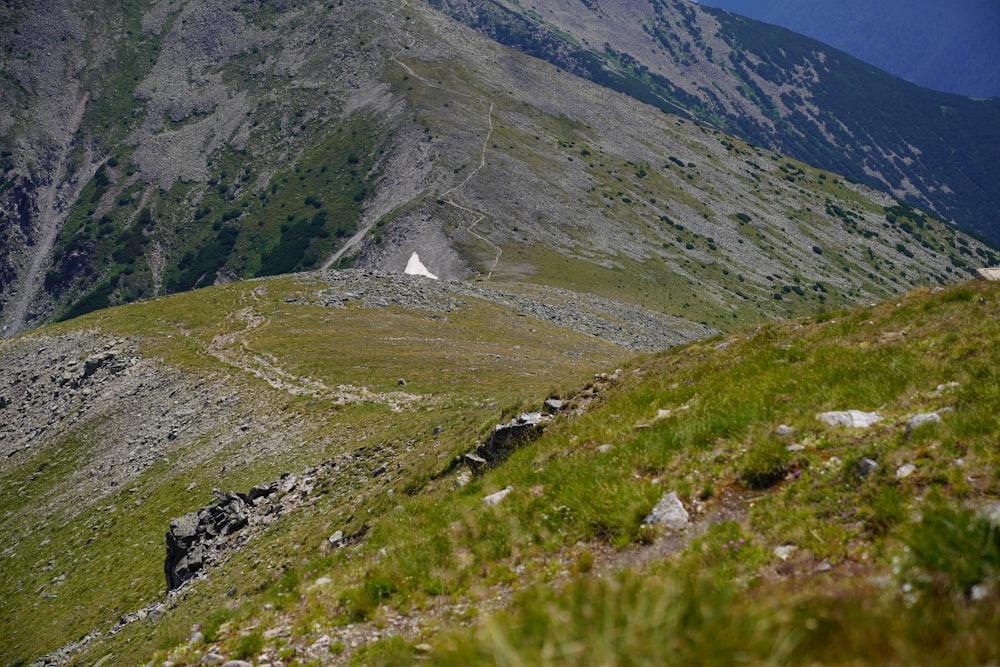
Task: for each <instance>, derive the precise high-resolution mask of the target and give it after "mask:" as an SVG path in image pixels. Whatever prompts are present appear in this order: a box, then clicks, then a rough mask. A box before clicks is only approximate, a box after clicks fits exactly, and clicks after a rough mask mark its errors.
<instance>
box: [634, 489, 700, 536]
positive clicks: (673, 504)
mask: <svg viewBox="0 0 1000 667" xmlns="http://www.w3.org/2000/svg"><path fill="white" fill-rule="evenodd" d="M643 523H645V524H646V525H648V526H664V527H666V528H669V529H671V530H680V529H681V528H684V527H685V526H687V525H688V524H689V523H690V516H689V515H688V512H687V510H686V509H684V505H683V504H681V499H680V498H678V497H677V493H676V492H675V491H668V492H667V493H665V494H663V497H662V498H660V502H658V503H656V507H654V508H653V511H652V512H650V513H649V516H647V517H646V519H645V521H643Z"/></svg>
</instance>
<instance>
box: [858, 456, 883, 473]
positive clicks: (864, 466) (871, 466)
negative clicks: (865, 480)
mask: <svg viewBox="0 0 1000 667" xmlns="http://www.w3.org/2000/svg"><path fill="white" fill-rule="evenodd" d="M876 470H878V463H876V462H875V461H874V460H873V459H870V458H868V457H867V456H866V457H864V458H863V459H861V461H860V462H859V463H858V474H859V475H861V476H862V477H867V476H868V475H870V474H872V473H873V472H875V471H876Z"/></svg>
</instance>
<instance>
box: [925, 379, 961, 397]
mask: <svg viewBox="0 0 1000 667" xmlns="http://www.w3.org/2000/svg"><path fill="white" fill-rule="evenodd" d="M960 386H962V385H961V384H959V383H958V382H945V383H944V384H939V385H938V386H937V387H935V388H934V391H932V392H931V396H940V395H941V394H943V393H945V392H947V391H951V390H953V389H958V388H959V387H960Z"/></svg>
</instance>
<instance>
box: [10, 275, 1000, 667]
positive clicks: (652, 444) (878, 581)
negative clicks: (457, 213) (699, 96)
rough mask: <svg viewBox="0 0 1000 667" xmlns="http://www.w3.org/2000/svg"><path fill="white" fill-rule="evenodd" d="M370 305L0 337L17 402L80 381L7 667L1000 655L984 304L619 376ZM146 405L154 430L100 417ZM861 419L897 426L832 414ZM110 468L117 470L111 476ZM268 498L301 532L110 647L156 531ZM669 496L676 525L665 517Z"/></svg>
mask: <svg viewBox="0 0 1000 667" xmlns="http://www.w3.org/2000/svg"><path fill="white" fill-rule="evenodd" d="M396 280H397V281H398V280H399V279H396ZM360 286H361V283H360V282H359V283H357V284H355V285H353V286H351V287H346V286H345V285H343V284H340V286H339V287H338V284H337V283H336V282H333V283H331V282H327V281H325V280H318V281H317V282H312V281H308V282H302V281H301V280H298V281H296V280H291V279H287V278H284V279H279V280H269V281H255V282H251V283H245V284H239V285H228V286H223V287H217V288H212V289H211V290H209V291H198V292H193V293H190V294H186V295H179V296H175V297H170V298H169V299H160V300H157V301H154V302H149V303H144V304H135V305H131V306H127V307H123V308H119V309H114V310H110V311H104V312H101V313H95V314H93V315H91V316H87V317H85V318H82V319H79V320H74V321H72V322H68V323H65V324H62V325H59V326H58V327H55V328H48V329H43V330H40V331H38V332H35V333H31V334H28V335H25V336H21V337H18V338H16V339H13V340H11V341H8V342H7V343H5V351H4V362H3V363H4V368H5V375H7V376H8V377H11V378H14V379H16V378H19V377H22V375H30V374H31V372H32V370H31V368H30V363H31V362H30V361H28V359H31V358H32V357H37V358H38V359H39V362H38V363H45V364H49V365H51V363H52V362H51V361H50V360H49V359H48V357H49V356H54V357H55V358H56V359H60V358H61V359H63V361H62V362H60V363H61V364H62V366H59V365H58V364H57V365H56V368H57V370H56V371H55V372H54V374H53V378H54V380H53V384H52V385H51V386H52V387H54V388H55V387H56V385H58V380H59V378H60V377H69V378H70V380H68V381H67V382H66V383H65V384H64V385H63V387H64V389H63V390H61V391H59V390H58V389H55V390H56V394H55V396H54V397H52V396H50V397H49V398H48V399H47V400H48V401H49V402H50V403H51V404H52V405H53V408H52V410H53V417H52V418H50V423H49V426H48V427H47V428H48V430H47V429H46V427H45V426H44V425H42V426H40V428H41V432H42V433H44V434H45V435H44V436H43V437H37V438H36V439H34V440H32V441H31V444H30V445H29V446H28V448H27V449H24V450H17V449H16V448H15V449H14V451H11V450H10V449H7V450H6V453H7V457H6V458H5V463H4V467H3V485H2V487H0V488H3V489H5V491H4V492H3V493H4V494H5V496H4V497H3V504H4V507H5V513H4V516H3V528H4V531H5V534H8V535H10V536H11V540H10V545H11V546H10V547H9V548H8V549H7V550H6V551H5V552H4V553H3V571H4V583H3V585H4V590H3V592H2V593H3V594H2V596H0V599H2V600H3V602H2V604H3V613H2V618H3V619H4V620H3V623H4V627H3V635H4V637H5V638H7V639H6V641H5V649H4V655H3V659H4V661H5V662H18V661H26V662H30V661H31V660H32V659H34V658H37V657H38V656H39V655H41V654H42V653H45V652H48V651H53V650H54V649H56V648H57V647H58V646H61V645H63V644H65V643H67V642H74V641H77V640H80V639H82V638H85V636H86V635H92V636H90V638H89V639H87V641H85V642H83V643H82V645H81V646H77V649H79V652H78V653H75V654H74V655H75V656H76V657H75V660H76V661H78V662H80V663H81V664H93V663H97V662H100V661H102V660H103V661H104V662H103V663H102V664H108V662H113V663H115V664H136V663H145V662H147V661H149V660H153V661H154V664H159V663H160V662H163V661H165V660H168V661H170V662H173V663H174V664H177V665H183V664H198V663H200V662H201V661H202V660H208V661H211V660H216V659H219V660H221V659H222V658H225V659H230V658H244V659H247V660H251V661H253V662H254V663H255V664H263V663H271V664H274V663H275V662H279V661H280V662H285V663H287V664H316V663H318V664H348V663H351V664H412V663H413V662H414V661H416V660H423V659H426V660H429V661H431V662H432V663H434V664H593V662H594V659H595V656H597V657H598V658H599V659H600V660H601V661H603V662H607V663H609V664H622V663H623V661H626V660H627V661H629V663H630V664H650V665H652V664H672V663H674V662H676V663H678V664H691V663H692V662H710V661H726V662H728V661H732V660H737V659H738V660H742V661H749V662H751V663H755V664H765V663H767V664H816V663H822V664H843V663H844V662H851V663H854V664H908V663H912V662H913V661H918V662H920V663H921V664H955V663H956V662H958V663H964V664H986V663H989V662H991V661H994V660H996V659H998V657H1000V645H998V644H997V642H996V636H997V631H998V630H1000V617H998V616H997V609H998V608H1000V605H998V602H1000V598H998V595H1000V550H998V544H1000V541H998V526H997V524H998V516H997V513H998V511H1000V492H998V488H1000V487H998V484H1000V451H998V449H997V441H998V438H997V435H998V431H1000V424H998V421H997V411H996V406H997V405H998V402H1000V382H998V377H997V368H1000V365H998V362H1000V359H998V358H997V354H998V352H997V351H998V350H1000V346H998V343H1000V289H998V287H997V286H996V285H995V284H989V283H965V284H961V285H957V286H953V287H948V288H945V289H943V290H941V289H935V290H933V291H928V290H920V291H918V292H915V293H912V294H910V295H907V296H905V297H902V298H899V299H895V300H892V301H888V302H886V303H883V304H880V305H875V306H870V307H866V308H862V309H859V310H852V311H836V312H826V313H823V314H820V315H818V316H813V317H811V318H808V319H804V320H802V319H800V320H793V321H790V322H786V323H780V324H767V325H764V326H761V327H758V328H755V329H752V330H747V331H745V332H742V333H738V334H734V335H730V336H728V337H721V336H717V337H715V338H708V339H704V340H701V341H698V342H693V343H689V344H687V345H684V346H682V347H679V348H676V349H674V350H671V351H667V352H663V353H659V354H656V355H653V356H645V357H638V358H632V359H631V360H628V361H626V360H625V359H624V357H625V356H626V355H625V353H624V352H623V351H622V349H621V348H614V347H611V346H608V345H607V344H606V343H603V342H600V341H598V340H597V339H595V338H594V337H593V336H589V335H584V336H581V335H580V334H577V333H574V332H573V331H572V330H569V329H566V328H563V327H561V326H556V324H555V323H554V322H549V321H546V320H544V319H540V318H539V317H537V316H534V315H527V316H525V317H517V316H514V315H513V314H512V313H511V312H510V311H507V310H506V309H505V308H503V307H500V306H499V305H490V302H488V301H484V300H482V299H480V298H470V297H468V296H460V295H459V296H456V295H454V294H452V296H451V297H448V298H446V294H447V293H443V292H440V291H437V288H438V287H439V286H438V284H437V283H431V282H429V281H422V280H421V279H410V280H408V281H403V282H397V283H396V284H395V286H394V288H393V290H392V292H383V291H380V290H381V288H378V287H377V284H375V286H373V285H372V284H368V286H367V287H365V288H364V289H361V287H360ZM431 286H433V289H430V287H431ZM425 287H426V288H428V289H425ZM510 289H511V290H512V291H511V293H512V294H513V293H516V292H517V290H519V289H528V288H525V287H522V288H517V287H516V286H511V287H510ZM532 289H533V288H532ZM428 290H429V291H428ZM390 293H398V294H403V295H406V296H404V297H399V298H398V299H397V300H396V301H395V302H393V301H392V300H391V299H390V298H388V296H387V295H388V294H390ZM376 297H378V298H376ZM379 298H382V299H384V301H383V302H382V303H379ZM449 298H450V299H453V300H454V303H452V302H451V301H449ZM345 302H346V303H345ZM394 304H395V305H394ZM363 332H367V333H363ZM109 337H110V338H112V339H113V340H114V341H115V342H114V348H115V349H117V350H120V352H119V353H118V355H119V357H121V356H123V355H124V356H128V355H132V357H133V359H134V361H130V362H129V363H128V365H127V368H122V369H119V370H117V371H115V372H114V373H112V371H113V370H114V368H115V366H114V363H113V362H105V365H104V366H99V365H98V364H97V362H95V361H93V356H92V355H90V354H89V352H88V351H87V350H89V349H93V346H94V345H96V346H97V349H98V350H103V349H106V345H105V344H104V343H103V341H106V340H108V338H109ZM81 341H84V342H86V341H89V344H90V345H91V346H92V347H90V348H88V347H86V346H82V345H81V344H80V343H81ZM60 350H62V351H63V352H62V353H60ZM81 350H83V351H82V352H81ZM112 356H113V355H112ZM81 357H85V359H86V360H87V361H86V363H83V362H80V363H81V364H83V366H85V367H86V368H92V369H95V370H92V371H91V374H90V375H86V372H83V379H80V380H79V384H77V385H75V386H76V387H77V394H76V395H77V397H78V398H77V399H76V400H77V401H79V403H78V404H77V408H76V411H69V412H61V410H62V408H60V407H59V406H60V401H61V400H62V398H61V397H62V396H63V395H64V394H63V393H62V392H65V391H66V389H65V387H72V386H74V385H73V384H72V382H73V380H72V378H74V377H77V376H75V375H74V374H73V370H72V368H73V367H72V366H70V364H71V363H72V361H73V360H74V359H80V358H81ZM105 357H107V355H103V356H102V358H105ZM114 358H118V357H114ZM18 364H20V365H21V366H24V367H25V369H24V370H23V371H17V365H18ZM615 364H618V365H619V367H620V370H613V369H614V368H615ZM60 368H66V370H65V371H62V370H59V369H60ZM81 370H83V369H81ZM612 371H613V372H612ZM36 372H37V371H36ZM60 373H66V374H68V375H60ZM594 373H597V375H596V376H595V375H594ZM105 374H107V375H105ZM587 377H591V379H590V380H589V381H588V380H586V378H587ZM157 378H158V379H157ZM398 378H405V380H406V382H405V384H401V383H399V382H398V381H397V380H398ZM129 382H131V383H137V382H138V383H139V385H140V386H142V387H145V389H144V390H140V391H139V393H138V394H137V395H138V396H142V395H144V394H149V395H150V396H151V399H150V400H151V401H152V404H151V405H146V404H144V403H141V402H140V403H138V404H133V403H130V404H129V405H127V406H125V405H122V404H121V402H115V403H113V404H111V403H106V402H101V401H102V399H101V397H102V396H106V395H107V394H108V393H112V394H114V395H122V394H123V393H128V392H127V391H126V390H127V389H128V387H129V386H132V387H135V386H136V385H135V384H132V385H129V384H128V383H129ZM171 383H173V385H172V386H164V385H170V384H171ZM362 383H363V384H364V385H365V386H364V387H362V386H361V384H362ZM36 386H38V387H40V389H39V390H38V393H36V394H35V395H34V396H35V397H36V399H37V398H39V397H41V396H42V389H43V388H44V387H46V386H48V385H45V384H44V383H37V384H36ZM86 390H89V391H86ZM81 394H85V395H86V396H87V397H88V398H86V399H84V398H83V397H82V396H81ZM5 395H10V396H14V395H16V394H14V393H13V391H7V392H6V393H5ZM168 397H172V398H168ZM547 397H549V398H559V399H561V400H562V401H563V405H562V406H561V408H559V409H558V410H557V412H556V414H555V416H554V417H553V418H552V419H551V421H549V422H548V423H547V425H546V426H545V428H544V431H543V432H542V433H541V434H540V436H539V437H537V439H535V440H534V441H532V442H527V443H526V444H524V446H522V447H521V448H520V449H518V450H517V451H516V452H515V453H514V454H513V455H512V456H510V458H509V459H507V460H506V461H505V462H502V463H500V464H499V465H497V467H495V468H493V469H491V470H488V471H486V472H485V474H481V475H474V476H473V475H469V474H468V472H467V469H466V466H465V464H464V462H463V455H464V454H465V453H467V452H470V451H471V450H472V449H473V448H475V446H476V444H477V443H479V442H482V440H483V438H484V437H485V436H486V434H488V433H489V432H490V430H491V429H492V426H493V424H495V423H500V422H505V421H507V420H508V419H510V418H511V417H512V416H514V415H516V414H517V413H518V412H521V411H530V410H535V409H539V408H540V407H541V403H542V401H543V400H544V399H546V398H547ZM30 400H31V396H29V397H26V399H25V401H26V402H28V403H29V404H30ZM140 400H141V399H140ZM186 402H193V403H195V404H197V405H200V406H202V407H201V412H199V413H198V414H199V415H200V416H199V417H194V416H193V415H191V414H188V413H187V409H186V408H187V405H186ZM4 405H5V410H7V411H8V413H10V414H8V417H7V421H8V422H9V423H16V421H15V418H14V417H12V416H11V415H12V414H13V415H16V414H18V413H17V409H18V404H17V403H16V402H15V401H13V400H12V399H11V398H8V399H5V403H4ZM22 405H23V404H22ZM153 406H156V407H155V408H154V407H153ZM140 410H141V411H142V413H143V415H144V416H143V418H142V419H141V420H140V419H139V418H138V414H136V412H135V411H140ZM847 410H857V411H863V412H866V413H876V414H877V415H878V417H879V418H880V420H879V421H877V422H876V423H874V424H873V425H871V426H869V427H867V428H853V427H844V426H830V425H827V424H825V423H823V422H822V421H820V420H819V419H818V418H817V415H819V414H820V413H825V412H830V411H847ZM161 414H162V415H164V416H165V417H167V419H166V420H162V421H165V422H166V423H167V425H168V426H173V427H174V435H173V436H171V435H170V434H169V433H168V432H166V431H164V432H161V433H158V432H155V429H156V428H157V427H158V426H159V422H160V421H161V419H160V418H159V415H161ZM914 415H923V416H922V417H920V418H919V419H915V418H914ZM930 415H935V416H933V417H931V416H930ZM43 424H44V423H43ZM144 429H145V430H144ZM151 430H152V432H151ZM114 434H117V436H115V435H114ZM115 437H117V438H119V440H118V441H117V442H115ZM10 439H11V434H10V433H8V434H7V436H6V437H5V439H4V442H9V441H10ZM126 442H129V443H132V445H131V446H130V447H131V449H132V451H131V455H130V456H129V455H128V454H127V452H128V450H129V447H123V444H124V443H126ZM105 443H106V444H113V445H114V446H115V448H117V449H118V450H119V451H121V452H122V455H124V456H125V458H124V459H122V460H120V462H119V463H118V464H117V469H116V470H115V472H114V473H113V474H111V475H108V474H107V473H105V475H104V478H101V476H100V475H98V477H97V479H96V481H94V480H95V471H97V470H100V469H101V468H100V466H101V465H102V464H103V463H106V462H107V459H106V458H102V457H106V456H108V454H107V452H106V451H104V449H105ZM5 447H6V446H5ZM148 450H152V451H153V452H154V454H155V455H154V456H152V457H151V458H149V460H148V462H146V463H145V464H141V465H140V464H137V463H136V462H137V461H138V462H140V463H141V462H142V461H143V460H144V458H143V455H144V453H145V452H146V451H148ZM88 471H89V472H88ZM282 472H293V473H295V474H296V478H295V479H297V480H298V481H297V482H296V481H295V480H294V479H293V480H292V482H289V481H288V480H289V479H291V478H287V477H286V478H283V479H284V480H285V481H284V482H282V483H283V484H285V487H286V488H287V489H288V490H287V491H285V492H283V493H284V495H283V499H282V502H283V503H285V504H284V505H283V507H284V509H283V510H282V511H280V512H279V513H278V514H277V515H276V516H275V517H274V518H273V519H272V520H268V521H266V522H261V523H259V524H252V525H251V528H248V529H246V530H247V531H249V532H247V533H245V534H244V537H242V538H239V539H237V540H236V541H235V542H234V543H233V545H231V546H232V549H233V550H231V551H230V552H227V553H229V554H230V555H228V556H226V557H223V558H221V559H220V560H219V561H218V562H217V563H216V564H215V565H213V566H212V567H209V568H208V569H207V570H205V571H204V572H203V573H202V576H200V577H199V578H197V579H196V580H195V581H194V582H191V583H189V584H187V585H186V586H184V587H182V588H181V589H180V590H179V591H178V592H177V593H174V594H172V595H171V596H170V597H169V598H168V603H167V604H166V605H165V606H155V605H154V606H153V607H149V608H150V609H151V611H150V613H149V614H148V615H141V616H138V617H133V618H131V619H123V622H120V623H118V624H116V623H115V621H116V619H118V617H119V615H122V614H130V613H132V612H135V611H137V610H138V609H139V608H140V607H148V605H150V604H151V603H155V601H156V600H158V599H162V596H163V591H164V580H163V568H162V565H161V562H162V558H163V542H162V535H163V533H164V532H165V531H166V530H167V529H168V527H169V525H168V524H169V519H170V518H171V517H176V516H180V514H182V513H184V512H186V511H189V510H193V509H197V508H198V507H201V506H203V505H205V504H206V503H208V504H210V503H211V502H212V497H211V495H210V494H209V493H208V490H209V489H212V488H220V489H223V490H237V491H241V492H246V491H247V490H248V489H249V488H250V487H251V486H252V485H254V484H260V483H263V482H268V481H270V480H277V479H279V475H280V473H282ZM81 479H82V480H87V479H90V480H92V481H91V482H88V484H90V485H91V486H89V487H88V486H87V484H81ZM296 485H297V486H296ZM504 489H508V491H507V494H506V496H505V497H503V498H502V499H500V500H499V501H497V502H495V503H493V504H487V503H484V501H483V499H484V498H485V497H486V496H488V495H491V494H493V493H495V492H497V491H501V490H504ZM663 498H667V499H668V502H667V506H672V507H673V508H674V510H675V511H676V508H677V503H679V504H680V506H681V507H682V508H683V513H685V514H686V515H687V516H686V520H683V519H682V520H681V521H680V523H670V524H669V525H670V526H672V527H667V526H664V525H658V524H656V523H655V522H653V521H651V520H650V519H648V518H647V517H648V515H650V512H651V510H653V509H654V506H656V505H657V504H658V503H659V502H660V501H661V499H663ZM671 498H673V500H670V499H671ZM674 520H675V521H676V520H677V519H676V516H675V519H674ZM337 533H339V534H337ZM496 612H501V613H500V614H499V615H496ZM124 621H131V622H124ZM112 626H114V628H112ZM112 629H113V632H110V631H111V630H112ZM91 631H96V633H92V632H91ZM209 654H212V656H217V657H209V658H206V657H205V656H208V655H209Z"/></svg>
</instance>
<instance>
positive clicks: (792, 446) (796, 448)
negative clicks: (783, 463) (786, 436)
mask: <svg viewBox="0 0 1000 667" xmlns="http://www.w3.org/2000/svg"><path fill="white" fill-rule="evenodd" d="M805 448H806V446H805V445H800V444H799V443H797V442H796V443H792V444H790V445H788V446H787V447H785V449H786V450H788V451H790V452H801V451H802V450H803V449H805Z"/></svg>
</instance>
